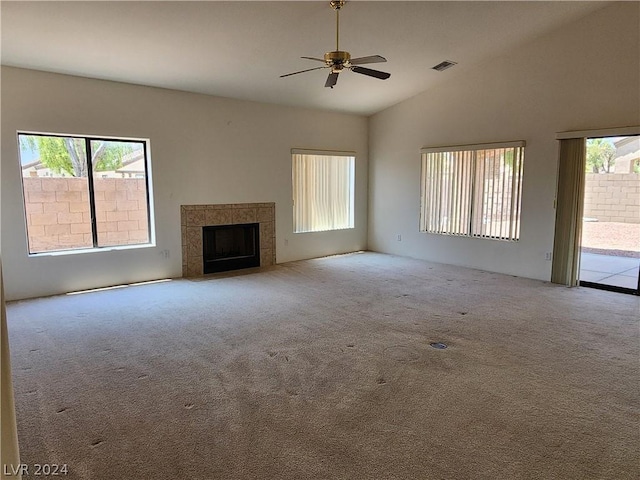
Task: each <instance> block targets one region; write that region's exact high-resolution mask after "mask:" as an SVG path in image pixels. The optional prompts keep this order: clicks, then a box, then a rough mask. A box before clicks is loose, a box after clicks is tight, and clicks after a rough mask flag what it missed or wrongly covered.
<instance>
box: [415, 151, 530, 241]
mask: <svg viewBox="0 0 640 480" xmlns="http://www.w3.org/2000/svg"><path fill="white" fill-rule="evenodd" d="M488 147H491V148H488ZM523 164H524V142H510V143H507V144H491V145H476V146H473V147H469V146H464V147H443V148H434V149H423V150H422V176H421V189H422V192H421V193H422V196H421V198H422V202H421V215H420V230H421V231H423V232H428V233H437V234H445V235H460V236H471V237H485V238H495V239H501V240H518V239H519V238H520V205H521V198H522V171H523Z"/></svg>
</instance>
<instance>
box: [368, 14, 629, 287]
mask: <svg viewBox="0 0 640 480" xmlns="http://www.w3.org/2000/svg"><path fill="white" fill-rule="evenodd" d="M639 10H640V4H639V3H637V2H622V3H619V4H615V5H611V6H607V7H605V8H604V9H602V10H598V11H596V12H595V13H593V14H591V15H589V16H587V17H584V18H582V19H580V20H578V21H576V22H574V23H572V24H570V25H568V26H566V27H565V28H563V29H562V30H558V31H554V32H552V33H550V34H548V35H546V36H544V37H541V38H538V39H537V40H536V41H534V42H532V43H529V44H527V45H525V46H522V47H520V48H518V49H517V50H514V51H512V53H510V54H508V55H505V56H502V57H500V58H497V59H495V60H493V61H491V62H487V63H484V64H483V65H481V66H475V67H469V68H465V66H464V65H459V66H457V67H455V68H453V69H450V70H447V71H445V72H442V73H436V72H434V73H433V74H434V75H443V76H445V75H446V76H448V78H447V80H446V83H444V82H443V83H442V84H440V85H439V86H437V87H435V88H433V89H431V90H429V91H426V92H424V93H422V94H420V95H418V96H416V97H414V98H412V99H410V100H407V101H405V102H402V103H400V104H398V105H396V106H393V107H391V108H389V109H387V110H385V111H383V112H381V113H378V114H376V115H374V116H373V117H371V119H370V130H369V138H370V143H369V152H370V156H369V249H371V250H376V251H380V252H387V253H394V254H400V255H406V256H410V257H415V258H422V259H428V260H433V261H437V262H442V263H450V264H456V265H463V266H469V267H474V268H480V269H485V270H489V271H496V272H502V273H508V274H513V275H519V276H524V277H530V278H537V279H542V280H548V279H549V278H550V275H551V262H550V261H545V253H546V252H551V251H552V247H553V232H554V221H555V210H554V197H555V191H556V170H557V153H558V144H557V141H556V140H555V138H556V132H562V131H569V130H588V129H596V128H608V127H617V126H625V125H638V124H640V64H639V59H640V39H639V34H638V25H640V16H639ZM452 60H455V58H453V59H452ZM509 140H525V141H526V142H527V147H526V153H525V167H524V180H523V202H522V230H521V240H520V241H519V242H517V243H515V242H514V243H509V242H501V241H496V240H484V239H470V238H456V237H448V236H439V235H432V234H426V233H420V232H419V231H418V230H419V227H418V222H419V214H420V209H419V206H420V148H421V147H425V146H445V145H461V144H462V145H463V144H473V143H489V142H497V141H509ZM399 234H400V235H402V241H401V242H399V241H397V235H399Z"/></svg>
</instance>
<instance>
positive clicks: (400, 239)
mask: <svg viewBox="0 0 640 480" xmlns="http://www.w3.org/2000/svg"><path fill="white" fill-rule="evenodd" d="M397 238H398V241H399V242H401V241H402V235H400V234H398V237H397Z"/></svg>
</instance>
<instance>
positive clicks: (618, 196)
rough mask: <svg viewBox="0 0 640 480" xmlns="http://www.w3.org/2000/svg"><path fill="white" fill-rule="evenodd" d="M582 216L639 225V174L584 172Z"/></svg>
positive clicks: (601, 220) (602, 220)
mask: <svg viewBox="0 0 640 480" xmlns="http://www.w3.org/2000/svg"><path fill="white" fill-rule="evenodd" d="M584 216H585V217H589V218H597V219H598V221H600V222H621V223H640V173H587V174H586V179H585V196H584Z"/></svg>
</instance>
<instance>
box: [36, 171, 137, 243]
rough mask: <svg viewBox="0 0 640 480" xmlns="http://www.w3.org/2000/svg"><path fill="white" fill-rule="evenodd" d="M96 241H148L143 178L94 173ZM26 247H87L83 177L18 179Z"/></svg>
mask: <svg viewBox="0 0 640 480" xmlns="http://www.w3.org/2000/svg"><path fill="white" fill-rule="evenodd" d="M94 182H95V183H94V186H95V201H96V221H97V231H98V244H99V245H100V246H115V245H123V244H131V243H146V242H148V241H149V233H148V231H149V229H148V218H147V193H146V183H145V180H144V179H143V178H96V179H95V180H94ZM23 183H24V197H25V207H26V208H25V211H26V216H27V228H28V236H29V249H30V251H31V252H43V251H52V250H63V249H69V248H82V247H86V248H91V247H92V246H93V239H92V236H91V213H90V211H89V193H88V187H87V179H86V178H46V177H42V178H23Z"/></svg>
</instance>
